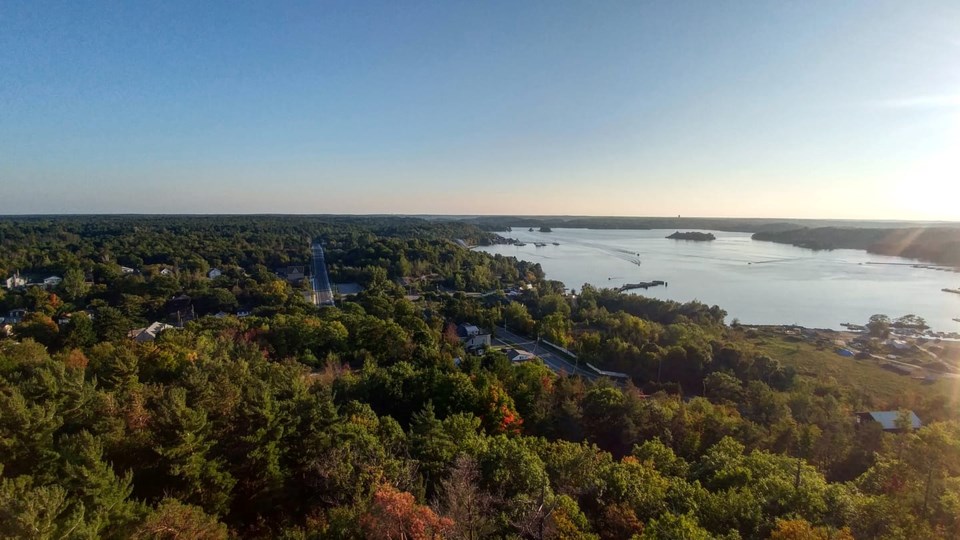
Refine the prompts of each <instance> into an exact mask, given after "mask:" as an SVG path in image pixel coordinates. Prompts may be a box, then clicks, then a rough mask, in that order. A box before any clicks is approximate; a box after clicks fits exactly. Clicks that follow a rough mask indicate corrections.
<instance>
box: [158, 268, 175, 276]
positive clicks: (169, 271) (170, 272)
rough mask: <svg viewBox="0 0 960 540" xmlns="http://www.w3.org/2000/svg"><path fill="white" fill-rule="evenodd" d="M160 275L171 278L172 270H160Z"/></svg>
mask: <svg viewBox="0 0 960 540" xmlns="http://www.w3.org/2000/svg"><path fill="white" fill-rule="evenodd" d="M160 275H161V276H172V275H173V270H171V269H169V268H164V269H162V270H160Z"/></svg>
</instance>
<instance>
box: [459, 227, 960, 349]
mask: <svg viewBox="0 0 960 540" xmlns="http://www.w3.org/2000/svg"><path fill="white" fill-rule="evenodd" d="M672 232H674V231H672V230H644V231H634V230H594V229H554V230H553V232H552V233H541V232H529V231H527V229H525V228H520V227H514V229H513V232H510V233H505V234H504V236H509V237H511V238H516V239H518V240H520V241H522V242H526V243H527V245H525V246H513V245H498V246H486V247H481V248H477V249H480V250H482V251H485V252H487V253H500V254H503V255H510V256H514V257H517V258H518V259H522V260H526V261H530V262H537V263H540V265H541V266H542V267H543V270H544V272H546V274H547V278H549V279H556V280H560V281H562V282H564V284H565V285H566V286H567V287H568V288H572V289H576V290H579V289H580V287H581V286H582V285H583V284H584V283H589V284H591V285H594V286H597V287H619V286H621V285H623V284H626V283H637V282H641V281H653V280H663V281H666V282H668V283H669V286H668V287H655V288H651V289H647V290H642V289H641V290H638V291H634V292H635V293H636V294H643V295H646V296H651V297H654V298H661V299H669V300H677V301H681V302H686V301H690V300H700V301H701V302H704V303H706V304H709V305H714V304H716V305H719V306H720V307H722V308H723V309H725V310H726V311H727V313H728V314H729V316H728V322H729V320H732V319H733V318H738V319H740V321H741V322H743V323H746V324H799V325H802V326H807V327H814V328H835V329H840V328H841V326H840V324H841V323H845V322H852V323H857V324H863V323H865V322H866V321H867V319H868V318H869V317H870V316H871V315H873V314H875V313H885V314H887V315H890V316H891V317H894V318H895V317H899V316H901V315H906V314H908V313H912V314H916V315H920V316H921V317H924V318H925V319H927V322H928V324H929V325H930V326H931V327H932V328H933V329H934V330H937V331H958V330H960V323H957V322H954V321H953V319H954V318H958V317H960V295H957V294H950V293H945V292H943V291H941V289H943V288H945V287H946V288H958V287H960V274H956V273H952V272H942V271H936V270H930V269H923V268H913V267H912V266H911V265H913V264H922V263H918V262H917V261H913V260H910V259H902V258H899V257H885V256H882V255H872V254H869V253H866V252H864V251H857V250H846V249H844V250H834V251H812V250H808V249H803V248H798V247H794V246H789V245H783V244H774V243H771V242H759V241H754V240H752V239H751V238H750V234H749V233H731V232H721V231H711V232H713V234H714V235H715V236H716V237H717V239H716V240H714V241H712V242H691V241H682V240H679V241H678V240H669V239H667V238H665V237H666V236H667V235H668V234H670V233H672ZM534 242H546V243H547V245H546V246H544V247H535V246H534V244H533V243H534ZM552 242H559V243H560V245H559V246H554V245H553V244H552ZM637 260H639V261H640V264H637V263H636V261H637ZM878 263H882V264H878Z"/></svg>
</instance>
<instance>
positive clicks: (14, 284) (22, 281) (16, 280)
mask: <svg viewBox="0 0 960 540" xmlns="http://www.w3.org/2000/svg"><path fill="white" fill-rule="evenodd" d="M26 284H27V278H22V277H20V272H17V273H15V274H13V275H12V276H10V277H8V278H7V279H5V280H3V286H4V287H6V288H7V289H17V288H20V287H23V286H25V285H26Z"/></svg>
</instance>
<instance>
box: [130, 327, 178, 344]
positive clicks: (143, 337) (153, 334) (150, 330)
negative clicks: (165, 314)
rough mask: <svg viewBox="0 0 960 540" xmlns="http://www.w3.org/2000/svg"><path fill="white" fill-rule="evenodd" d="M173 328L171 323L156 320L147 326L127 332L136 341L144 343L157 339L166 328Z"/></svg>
mask: <svg viewBox="0 0 960 540" xmlns="http://www.w3.org/2000/svg"><path fill="white" fill-rule="evenodd" d="M171 328H173V327H172V326H170V325H169V324H164V323H162V322H155V323H153V324H151V325H150V326H148V327H146V328H137V329H136V330H131V331H130V332H128V333H127V337H129V338H130V339H132V340H134V341H136V342H137V343H143V342H145V341H153V340H154V339H157V336H158V335H160V333H161V332H163V331H165V330H169V329H171Z"/></svg>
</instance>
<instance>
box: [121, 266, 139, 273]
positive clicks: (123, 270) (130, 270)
mask: <svg viewBox="0 0 960 540" xmlns="http://www.w3.org/2000/svg"><path fill="white" fill-rule="evenodd" d="M134 272H136V270H134V269H133V268H130V267H129V266H121V267H120V273H121V274H132V273H134Z"/></svg>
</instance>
